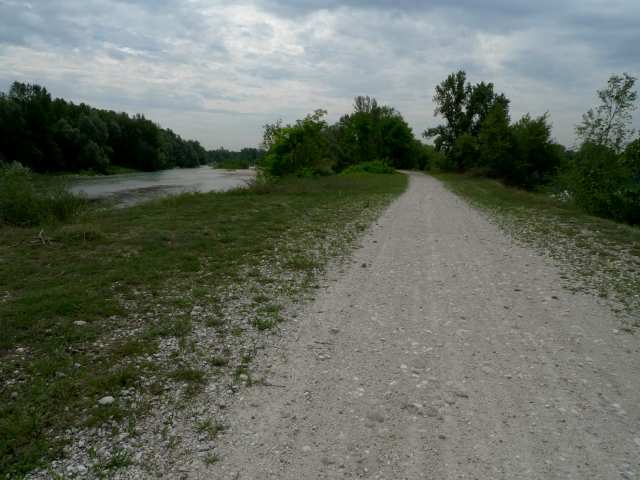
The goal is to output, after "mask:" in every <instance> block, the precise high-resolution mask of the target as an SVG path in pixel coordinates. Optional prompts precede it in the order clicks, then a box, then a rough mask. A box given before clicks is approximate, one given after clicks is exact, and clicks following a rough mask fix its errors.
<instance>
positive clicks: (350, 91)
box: [0, 0, 640, 148]
mask: <svg viewBox="0 0 640 480" xmlns="http://www.w3.org/2000/svg"><path fill="white" fill-rule="evenodd" d="M639 45H640V0H553V1H551V0H526V1H521V0H459V1H455V0H431V1H418V0H395V1H389V0H372V1H360V0H347V1H333V0H325V1H320V0H299V1H293V0H292V1H279V0H255V1H249V2H244V1H242V0H240V1H228V2H222V1H215V0H206V1H205V0H32V1H25V0H0V89H1V90H4V91H6V89H7V87H8V86H9V85H10V83H11V82H13V81H14V80H18V81H23V82H36V83H39V84H42V85H44V86H46V87H47V88H48V89H49V91H50V92H51V93H52V94H53V95H54V96H61V97H64V98H67V99H70V100H73V101H75V102H80V101H83V102H86V103H89V104H91V105H94V106H99V107H106V108H109V109H114V110H123V111H127V112H130V113H137V112H140V113H144V114H145V115H146V116H147V117H149V118H151V119H152V120H154V121H157V122H159V123H160V124H161V125H162V126H165V127H170V128H172V129H173V130H175V131H176V132H178V133H180V134H181V135H182V136H184V137H187V138H194V139H197V140H199V141H200V142H201V143H202V144H203V145H205V146H206V147H210V148H215V147H218V146H225V147H227V148H239V147H243V146H257V145H258V143H259V142H260V138H261V132H262V125H264V124H265V123H267V122H272V121H274V120H276V119H278V118H282V119H284V120H285V121H293V120H295V119H297V118H300V117H302V116H304V115H305V114H306V113H308V112H311V111H313V110H314V109H316V108H325V109H327V110H328V111H329V119H330V120H332V121H333V120H336V119H337V118H339V117H340V115H342V114H344V113H347V112H348V111H350V109H351V104H352V102H353V97H354V96H356V95H371V96H374V97H376V98H377V99H378V100H379V102H381V103H385V104H389V105H391V106H394V107H396V108H397V109H398V110H399V111H400V112H401V113H402V114H403V115H404V116H405V118H406V119H407V120H408V121H409V123H410V124H411V126H412V127H413V129H414V132H415V133H416V134H420V133H421V132H422V131H423V130H424V129H425V128H427V127H430V126H434V125H435V124H437V122H438V120H437V119H435V118H434V117H433V109H434V107H433V103H432V96H433V90H434V87H435V85H436V84H437V83H439V82H440V81H441V80H443V79H444V78H445V77H446V76H447V74H448V73H450V72H452V71H455V70H458V69H464V70H466V71H467V73H468V76H469V79H470V80H471V81H472V82H478V81H481V80H484V81H492V82H494V84H495V85H496V88H497V89H498V90H499V91H503V92H504V93H506V95H507V96H508V97H509V98H510V99H511V102H512V103H511V106H512V118H513V119H518V118H519V117H520V116H521V115H522V114H524V113H526V112H531V113H532V114H533V115H540V114H542V113H544V112H545V111H549V113H550V115H551V120H552V122H553V125H554V134H555V136H556V138H557V140H559V141H560V142H562V143H564V144H566V145H571V144H572V143H573V129H574V125H575V124H576V123H577V122H578V121H579V120H580V116H581V114H582V113H583V112H584V111H585V110H586V109H588V108H589V107H590V106H592V105H593V104H594V103H595V91H596V89H598V88H601V87H602V86H604V85H605V84H606V81H607V78H608V77H609V75H611V74H612V73H621V72H628V73H630V74H632V75H634V76H638V75H639V74H640V48H639ZM635 124H636V128H637V127H639V126H640V115H638V114H636V115H635Z"/></svg>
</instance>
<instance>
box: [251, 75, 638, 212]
mask: <svg viewBox="0 0 640 480" xmlns="http://www.w3.org/2000/svg"><path fill="white" fill-rule="evenodd" d="M635 80H636V79H635V78H634V77H631V76H630V75H627V74H623V75H614V76H612V77H611V78H610V79H609V82H608V84H607V87H606V88H605V89H603V90H600V91H599V92H598V98H599V100H600V105H599V106H598V107H596V108H595V109H591V110H589V111H588V112H587V113H586V114H585V115H584V116H583V118H582V122H581V123H580V124H579V125H577V127H576V134H577V137H578V139H579V145H578V147H577V150H575V151H574V150H567V149H566V148H565V147H564V146H562V145H560V144H559V143H557V142H555V141H554V139H553V138H552V134H551V122H550V119H549V115H548V114H547V113H545V114H544V115H541V116H538V117H533V116H531V115H530V114H526V115H524V116H523V117H522V118H520V119H518V120H517V121H515V122H513V121H512V120H511V115H510V112H509V106H510V100H509V99H508V98H507V97H506V96H505V95H504V93H499V92H497V91H496V89H495V86H494V84H493V83H486V82H480V83H477V84H471V83H469V82H468V81H467V76H466V73H465V72H464V71H458V72H455V73H452V74H450V75H449V76H448V77H447V78H446V79H445V80H444V81H442V82H441V83H440V84H439V85H438V86H437V87H436V89H435V94H434V97H433V100H434V103H435V105H436V110H435V115H436V117H440V118H442V119H443V123H442V124H440V125H438V126H436V127H433V128H429V129H427V130H426V131H425V132H424V133H423V137H425V138H426V139H428V140H431V141H432V142H433V145H430V144H425V143H422V142H420V141H419V140H418V139H416V138H415V136H414V134H413V132H412V130H411V128H410V127H409V125H408V124H407V122H406V121H405V120H404V118H403V117H402V115H401V114H400V113H399V112H398V111H396V110H395V109H394V108H392V107H389V106H384V105H380V104H378V102H377V101H376V100H375V99H373V98H370V97H356V99H355V101H354V105H353V112H352V113H349V114H347V115H344V116H343V117H342V118H340V120H339V121H338V122H336V123H335V124H332V125H330V124H329V123H328V122H327V121H326V113H327V112H326V111H324V110H316V111H315V112H314V113H312V114H310V115H307V116H306V117H305V118H303V119H301V120H298V121H297V122H295V123H293V124H288V125H284V124H283V123H282V122H276V123H273V124H268V125H266V126H265V129H264V139H263V147H264V149H265V151H266V154H265V155H264V157H263V158H262V159H261V161H260V165H261V167H262V169H263V171H264V172H266V173H267V174H268V175H271V176H274V177H281V176H285V175H298V176H309V175H325V174H331V173H337V172H341V171H344V170H345V169H348V168H350V167H352V166H353V165H357V164H361V163H363V162H372V161H374V162H375V161H377V162H380V163H382V164H385V165H389V166H391V167H394V168H403V169H412V168H418V169H423V170H429V169H431V170H439V171H455V172H461V173H464V172H469V173H473V174H474V175H483V176H488V177H492V178H497V179H500V180H502V181H503V182H505V183H506V184H509V185H514V186H517V187H520V188H525V189H529V190H533V189H541V188H546V189H547V190H551V189H555V191H556V192H558V193H562V195H563V196H565V197H569V198H570V199H571V200H572V201H574V202H575V203H576V204H578V205H579V206H581V207H582V208H583V209H585V210H586V211H588V212H589V213H593V214H596V215H600V216H605V217H610V218H614V219H616V220H620V221H625V222H628V223H640V139H637V138H636V139H635V140H634V139H633V136H634V134H635V132H634V131H633V130H632V129H631V128H630V124H631V120H632V117H631V111H632V110H633V109H634V108H635V101H636V99H637V95H636V92H635V91H634V90H633V86H634V82H635ZM378 170H380V169H378ZM380 171H383V170H380Z"/></svg>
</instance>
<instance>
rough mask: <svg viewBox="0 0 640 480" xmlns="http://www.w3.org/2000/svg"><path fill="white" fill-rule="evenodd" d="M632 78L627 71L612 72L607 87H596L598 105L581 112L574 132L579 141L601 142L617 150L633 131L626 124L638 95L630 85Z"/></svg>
mask: <svg viewBox="0 0 640 480" xmlns="http://www.w3.org/2000/svg"><path fill="white" fill-rule="evenodd" d="M635 82H636V78H635V77H632V76H631V75H629V74H627V73H623V74H622V75H612V76H611V77H610V78H609V81H608V82H607V87H606V88H604V89H602V90H598V98H599V99H600V105H598V106H597V107H596V108H595V109H593V108H592V109H589V110H588V111H587V113H585V114H584V115H582V122H581V123H580V124H578V125H577V126H576V135H577V136H578V138H579V139H580V140H581V141H582V143H593V144H595V145H601V146H604V147H608V148H610V149H612V150H614V151H615V152H617V153H620V152H621V151H622V150H623V149H624V147H625V145H626V143H627V141H628V140H629V139H630V138H631V136H632V135H633V132H634V130H633V129H632V128H631V127H630V125H631V121H632V112H633V111H634V110H635V109H636V106H635V101H636V99H637V97H638V94H637V92H636V91H634V90H633V86H634V84H635Z"/></svg>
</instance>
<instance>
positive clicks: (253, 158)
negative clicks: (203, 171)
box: [207, 147, 264, 169]
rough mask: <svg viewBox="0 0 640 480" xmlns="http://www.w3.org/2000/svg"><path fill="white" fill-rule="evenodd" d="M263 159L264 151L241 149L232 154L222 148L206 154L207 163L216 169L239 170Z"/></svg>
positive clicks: (230, 151)
mask: <svg viewBox="0 0 640 480" xmlns="http://www.w3.org/2000/svg"><path fill="white" fill-rule="evenodd" d="M262 157H264V150H262V149H259V148H243V149H241V150H240V151H237V152H234V151H232V150H227V149H225V148H223V147H220V148H218V149H217V150H211V151H209V152H207V158H208V160H209V163H211V164H212V165H213V166H214V167H217V168H229V169H241V168H250V167H253V166H255V165H256V164H257V163H258V162H259V161H260V160H261V159H262Z"/></svg>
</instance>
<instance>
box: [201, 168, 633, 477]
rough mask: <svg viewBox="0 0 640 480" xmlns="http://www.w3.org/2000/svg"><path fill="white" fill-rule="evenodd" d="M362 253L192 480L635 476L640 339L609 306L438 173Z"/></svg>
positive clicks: (291, 331)
mask: <svg viewBox="0 0 640 480" xmlns="http://www.w3.org/2000/svg"><path fill="white" fill-rule="evenodd" d="M362 244H363V247H362V248H361V249H359V250H357V251H356V253H355V254H354V256H353V261H352V262H351V263H349V264H348V265H346V266H343V270H342V271H334V272H331V274H330V275H329V277H330V279H329V281H328V287H327V288H326V290H323V291H321V292H320V293H319V294H318V297H317V299H316V300H315V301H314V302H313V303H312V304H310V305H308V306H307V307H306V308H305V311H304V312H303V314H302V315H301V316H299V317H298V318H297V321H296V322H292V323H290V324H289V325H288V326H287V327H285V328H286V329H287V330H288V331H286V332H285V335H283V336H282V338H281V339H280V340H279V341H277V342H276V344H275V345H274V347H273V348H272V349H269V351H265V352H264V353H262V354H261V355H259V356H258V357H257V359H256V362H257V366H258V367H259V368H263V369H265V370H266V371H267V372H268V373H267V380H268V383H269V385H268V386H254V387H252V388H250V389H247V390H246V391H245V392H244V394H243V396H242V397H241V398H240V399H239V401H238V402H237V404H236V405H235V406H234V407H233V408H232V410H231V412H230V427H231V430H230V431H229V432H228V433H225V435H223V436H222V437H221V454H222V455H221V457H222V459H221V461H220V462H219V463H217V464H214V465H212V466H211V467H209V468H208V469H207V470H204V469H203V470H202V471H197V472H191V473H192V474H193V475H192V477H193V478H203V479H204V478H207V479H210V478H234V479H242V480H244V479H247V480H248V479H255V480H259V479H282V480H284V479H295V480H301V479H339V478H371V479H387V480H399V479H491V480H494V479H509V480H512V479H560V478H562V479H576V480H577V479H581V480H582V479H618V478H620V479H627V480H631V479H640V464H639V462H640V351H639V348H638V343H639V342H638V340H637V338H635V337H634V336H632V335H629V334H625V333H622V332H618V331H617V330H616V329H617V326H618V324H617V322H616V319H615V318H614V317H613V316H612V314H611V313H610V312H609V310H608V309H607V308H606V307H605V306H604V305H601V304H600V303H599V302H598V301H597V300H596V299H594V298H592V297H589V296H586V295H581V294H575V295H574V294H571V293H569V292H568V291H566V290H562V289H561V288H560V287H559V286H558V285H560V278H559V275H560V274H559V272H558V271H557V270H556V269H555V268H554V267H553V265H552V264H551V263H550V262H549V261H548V260H546V259H544V258H542V257H541V256H539V255H537V254H536V253H534V252H533V251H531V250H528V249H525V248H521V247H518V246H515V245H514V244H513V243H512V242H511V241H510V240H509V239H508V238H507V237H506V236H505V235H504V234H503V233H502V232H501V231H500V230H499V229H498V228H497V227H496V226H494V225H493V224H491V223H489V222H488V221H487V219H486V218H485V217H484V216H483V214H481V213H479V212H478V211H476V210H475V209H473V208H470V207H469V206H467V205H466V204H465V203H464V202H463V201H462V200H460V199H459V198H457V197H456V196H455V195H453V194H452V193H450V192H449V191H447V190H446V189H445V188H444V187H443V186H442V185H441V184H440V183H439V182H438V181H436V180H434V179H433V178H431V177H428V176H426V175H422V174H413V173H412V174H410V186H409V189H408V191H407V192H406V193H405V194H403V195H402V196H401V197H400V198H399V199H398V200H396V201H395V202H394V203H393V204H392V205H391V206H390V208H388V209H387V211H386V212H385V213H384V214H383V215H382V217H381V218H380V219H379V221H378V223H377V224H376V225H374V226H372V228H371V229H370V231H369V232H368V233H367V234H366V235H365V237H364V239H363V241H362ZM363 264H366V267H364V266H363ZM203 468H204V467H203Z"/></svg>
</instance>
